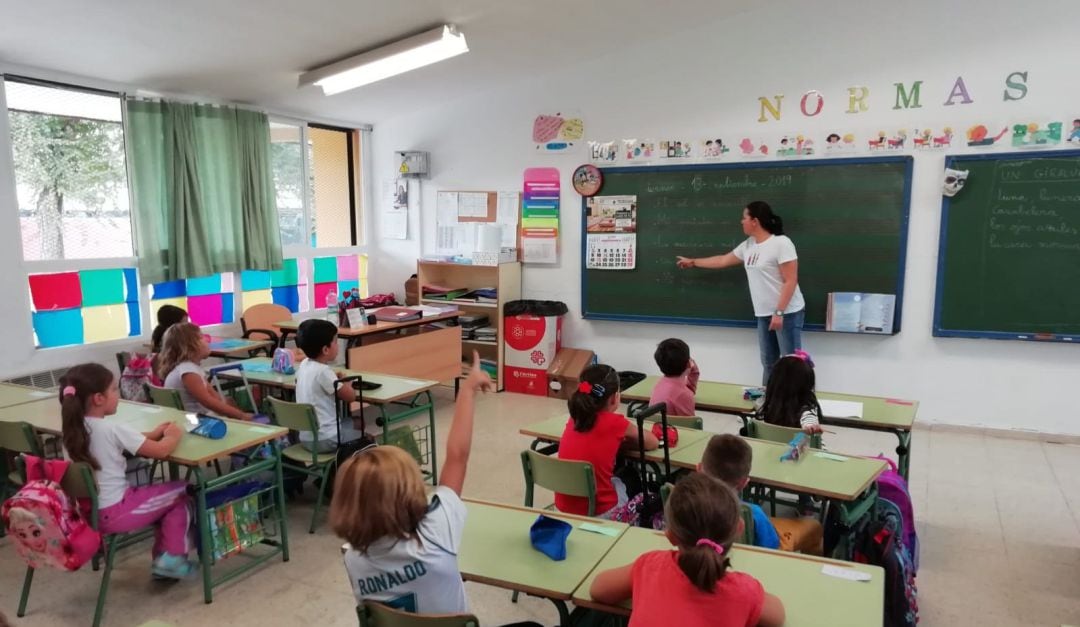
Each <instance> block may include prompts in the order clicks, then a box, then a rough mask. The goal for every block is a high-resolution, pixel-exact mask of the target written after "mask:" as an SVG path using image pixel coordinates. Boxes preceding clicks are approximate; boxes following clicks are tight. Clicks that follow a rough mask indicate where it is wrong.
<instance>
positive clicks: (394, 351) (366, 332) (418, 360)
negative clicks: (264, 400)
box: [276, 309, 461, 381]
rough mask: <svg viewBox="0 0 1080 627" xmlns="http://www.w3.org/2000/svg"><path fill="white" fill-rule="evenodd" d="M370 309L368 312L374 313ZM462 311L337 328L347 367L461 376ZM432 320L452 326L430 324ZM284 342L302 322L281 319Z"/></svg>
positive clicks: (434, 376) (404, 374)
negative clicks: (458, 320) (459, 324)
mask: <svg viewBox="0 0 1080 627" xmlns="http://www.w3.org/2000/svg"><path fill="white" fill-rule="evenodd" d="M376 311H377V310H376V309H370V310H368V311H367V313H369V314H370V313H374V312H376ZM460 315H461V312H460V311H452V312H448V313H444V314H439V315H432V316H424V317H422V318H418V319H416V320H410V321H408V322H383V321H378V322H376V323H375V324H365V325H363V326H360V327H356V328H350V327H338V337H340V338H341V339H343V340H345V341H346V347H347V348H346V350H345V367H346V368H358V369H363V370H365V371H369V372H380V373H383V374H392V375H398V376H402V377H412V378H415V379H434V380H436V381H450V380H452V379H454V378H455V377H459V376H461V329H460V328H458V327H457V319H458V316H460ZM433 322H442V323H444V324H448V325H452V326H447V327H445V328H441V327H435V326H431V323H433ZM276 326H277V328H278V329H280V330H281V342H282V344H284V343H285V338H286V337H288V335H289V334H290V333H296V329H297V328H298V327H299V326H300V322H299V321H289V322H280V323H278V324H277V325H276Z"/></svg>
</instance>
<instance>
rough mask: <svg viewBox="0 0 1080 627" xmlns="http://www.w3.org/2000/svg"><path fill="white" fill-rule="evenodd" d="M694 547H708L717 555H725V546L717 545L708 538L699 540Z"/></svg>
mask: <svg viewBox="0 0 1080 627" xmlns="http://www.w3.org/2000/svg"><path fill="white" fill-rule="evenodd" d="M694 546H707V547H709V548H710V549H712V550H714V551H716V553H717V554H718V555H723V554H724V545H722V544H717V543H716V542H713V541H712V540H710V539H708V538H702V539H700V540H698V541H697V544H695V545H694Z"/></svg>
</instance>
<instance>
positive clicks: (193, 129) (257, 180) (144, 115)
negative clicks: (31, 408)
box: [124, 99, 282, 283]
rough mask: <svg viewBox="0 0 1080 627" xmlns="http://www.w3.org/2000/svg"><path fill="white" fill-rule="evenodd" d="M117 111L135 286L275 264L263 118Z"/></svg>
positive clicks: (155, 109) (139, 106)
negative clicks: (138, 280) (123, 130)
mask: <svg viewBox="0 0 1080 627" xmlns="http://www.w3.org/2000/svg"><path fill="white" fill-rule="evenodd" d="M124 115H125V120H126V123H127V137H126V140H127V141H126V143H127V148H128V169H129V172H130V175H131V183H130V184H131V189H132V197H133V198H134V206H133V207H132V215H133V217H134V219H135V241H136V250H137V251H138V253H137V254H138V260H139V274H140V276H141V277H142V280H143V282H145V283H158V282H161V281H172V280H175V279H184V278H189V277H197V276H206V275H208V274H214V273H217V272H239V271H241V270H277V269H280V268H281V267H282V259H281V234H280V232H279V230H278V218H277V203H276V201H275V193H274V182H273V174H272V172H271V171H270V126H269V122H268V121H267V118H266V114H263V113H258V112H255V111H247V110H243V109H236V108H234V107H218V106H211V105H199V104H187V103H177V102H168V101H146V100H135V99H127V100H125V101H124Z"/></svg>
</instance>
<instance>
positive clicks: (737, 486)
mask: <svg viewBox="0 0 1080 627" xmlns="http://www.w3.org/2000/svg"><path fill="white" fill-rule="evenodd" d="M753 460H754V450H753V449H752V448H750V445H749V444H747V442H746V440H743V439H742V438H740V437H739V436H737V435H731V434H724V435H714V436H713V437H712V439H710V440H709V443H708V445H706V446H705V454H704V455H702V456H701V464H700V465H699V466H698V470H700V471H701V472H703V473H705V474H706V475H708V476H710V477H712V478H713V479H719V480H720V481H723V482H724V483H725V484H727V485H728V486H730V487H731V488H732V489H733V490H735V492H736V493H741V492H742V490H743V488H745V487H746V484H747V483H749V482H750V465H751V464H752V463H753ZM746 505H747V506H748V507H749V508H750V511H751V513H752V514H753V516H754V538H753V542H754V546H761V547H765V548H767V549H776V548H779V549H781V550H783V551H798V552H800V553H810V554H812V555H821V554H822V552H823V549H824V546H823V542H824V531H823V529H822V527H821V523H819V522H818V521H816V520H814V519H813V518H809V517H800V518H769V517H768V516H766V515H765V512H764V511H763V510H762V509H761V507H760V506H758V505H756V504H753V503H746Z"/></svg>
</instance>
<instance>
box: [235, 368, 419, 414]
mask: <svg viewBox="0 0 1080 627" xmlns="http://www.w3.org/2000/svg"><path fill="white" fill-rule="evenodd" d="M271 362H272V360H271V359H270V358H269V357H252V358H251V359H244V360H241V361H238V362H235V363H238V364H243V365H244V366H245V368H244V375H245V376H246V377H247V380H248V382H249V383H258V384H260V385H266V386H270V387H276V388H280V389H283V390H294V389H296V375H295V374H280V373H277V372H272V371H270V370H269V367H270V363H271ZM252 366H254V367H255V368H257V370H250V369H249V368H250V367H252ZM335 371H337V372H338V374H339V375H340V376H343V377H350V376H354V375H360V376H362V377H363V378H364V381H370V382H372V383H381V384H382V387H380V388H378V389H375V390H359V392H360V399H361V400H363V401H365V402H368V403H390V402H393V401H397V400H401V399H407V398H411V397H413V396H415V395H417V394H419V393H420V392H425V391H427V390H430V389H431V388H434V387H436V386H438V385H439V382H438V381H430V380H428V379H410V378H408V377H398V376H394V375H390V374H380V373H378V372H366V371H358V370H345V369H344V368H335ZM219 376H220V377H221V378H222V379H236V380H239V379H240V375H239V374H238V373H236V372H235V371H226V372H222V373H221V374H220V375H219Z"/></svg>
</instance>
